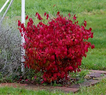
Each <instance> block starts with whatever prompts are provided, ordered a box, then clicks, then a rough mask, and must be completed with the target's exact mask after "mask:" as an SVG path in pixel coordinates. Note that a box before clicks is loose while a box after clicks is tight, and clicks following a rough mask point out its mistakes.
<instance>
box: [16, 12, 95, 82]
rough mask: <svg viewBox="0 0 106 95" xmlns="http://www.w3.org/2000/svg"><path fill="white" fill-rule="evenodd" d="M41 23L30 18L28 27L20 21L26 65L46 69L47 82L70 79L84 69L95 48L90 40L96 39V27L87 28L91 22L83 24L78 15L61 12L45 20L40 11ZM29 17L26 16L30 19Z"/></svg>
mask: <svg viewBox="0 0 106 95" xmlns="http://www.w3.org/2000/svg"><path fill="white" fill-rule="evenodd" d="M35 16H36V17H37V18H38V19H39V20H40V22H39V23H38V24H37V25H34V21H33V20H32V18H29V20H28V23H27V25H26V27H25V26H24V24H23V23H21V22H20V21H18V26H19V30H20V33H21V36H23V33H24V34H25V36H24V38H25V43H24V44H23V47H24V48H25V51H26V52H25V56H24V57H25V66H26V67H28V68H31V69H34V70H35V72H42V74H43V76H42V78H43V81H42V83H43V82H48V83H51V82H53V81H56V82H59V81H60V80H61V79H63V80H68V79H69V78H68V74H69V72H77V71H80V66H81V61H82V57H83V56H85V57H86V56H87V54H86V53H87V52H88V48H90V47H91V48H92V49H93V48H94V45H91V43H90V42H88V41H87V40H88V39H89V38H93V33H92V32H91V30H92V28H89V29H86V25H87V22H86V21H84V24H83V25H82V26H79V24H78V21H76V16H75V15H74V16H73V17H72V18H73V19H72V20H71V15H70V14H68V17H64V16H63V15H60V12H57V14H56V18H52V19H50V18H49V15H48V14H47V13H44V16H45V17H46V19H47V20H48V23H47V24H44V23H43V18H42V17H41V16H40V15H39V13H38V12H37V13H36V15H35ZM27 19H28V16H26V20H27Z"/></svg>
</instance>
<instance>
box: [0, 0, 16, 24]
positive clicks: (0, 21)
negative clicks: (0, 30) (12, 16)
mask: <svg viewBox="0 0 106 95" xmlns="http://www.w3.org/2000/svg"><path fill="white" fill-rule="evenodd" d="M13 1H14V0H11V2H10V4H9V5H8V7H7V10H6V11H5V13H4V14H3V17H2V18H1V20H0V23H2V21H3V19H4V17H5V15H6V14H7V12H8V10H9V8H10V6H11V4H12V3H13Z"/></svg>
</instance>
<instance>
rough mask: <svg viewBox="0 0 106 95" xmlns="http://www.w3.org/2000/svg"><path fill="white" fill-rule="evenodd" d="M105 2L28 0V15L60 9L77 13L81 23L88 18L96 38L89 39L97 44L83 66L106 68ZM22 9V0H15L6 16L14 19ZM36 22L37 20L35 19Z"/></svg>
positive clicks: (52, 12) (64, 11)
mask: <svg viewBox="0 0 106 95" xmlns="http://www.w3.org/2000/svg"><path fill="white" fill-rule="evenodd" d="M3 3H4V0H0V6H2V5H3ZM105 4H106V1H105V0H101V1H99V0H67V1H66V0H44V1H43V0H36V1H35V0H31V2H30V0H26V15H29V16H30V17H32V18H34V16H35V13H36V12H39V13H40V14H41V15H43V13H44V12H47V13H49V14H50V15H51V16H55V14H56V12H57V11H60V12H61V14H63V15H64V16H66V15H67V14H68V13H69V12H70V13H71V14H72V15H73V14H76V15H77V20H78V21H79V24H81V23H82V22H83V21H84V20H86V21H87V23H88V26H87V28H89V27H92V29H93V30H92V32H94V38H93V39H89V41H90V42H91V43H92V44H95V49H93V50H91V49H89V52H88V53H87V57H86V58H83V60H82V67H81V68H83V69H100V70H102V69H103V70H106V59H105V56H106V41H105V39H106V36H105V32H106V25H105V22H106V6H105ZM89 5H90V6H89ZM5 9H6V8H5ZM5 9H4V11H5ZM20 10H21V0H15V1H14V2H13V4H12V6H11V8H10V9H9V11H8V13H7V15H6V16H9V17H10V18H11V20H12V19H13V20H14V17H15V16H20V15H21V11H20ZM4 11H3V12H4ZM3 12H2V13H1V15H2V14H3ZM35 22H37V21H36V20H35Z"/></svg>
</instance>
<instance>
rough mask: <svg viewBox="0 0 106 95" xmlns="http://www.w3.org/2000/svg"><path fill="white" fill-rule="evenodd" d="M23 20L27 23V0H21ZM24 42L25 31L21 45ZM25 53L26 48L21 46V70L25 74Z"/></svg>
mask: <svg viewBox="0 0 106 95" xmlns="http://www.w3.org/2000/svg"><path fill="white" fill-rule="evenodd" d="M21 22H22V23H24V25H25V0H21ZM22 33H23V32H22ZM23 43H25V39H24V33H23V37H22V38H21V45H23ZM24 55H25V49H24V48H23V47H21V71H22V73H23V74H24V72H25V67H24V63H23V62H24V61H25V59H24Z"/></svg>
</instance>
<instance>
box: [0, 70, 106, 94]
mask: <svg viewBox="0 0 106 95" xmlns="http://www.w3.org/2000/svg"><path fill="white" fill-rule="evenodd" d="M103 78H106V71H100V70H90V72H89V74H88V75H86V76H85V81H84V82H83V83H79V84H73V85H70V86H41V85H33V84H21V83H0V87H4V86H9V87H15V88H17V87H19V88H25V89H30V90H42V89H44V90H49V91H51V90H55V89H58V90H61V91H63V92H67V93H68V92H73V93H76V92H78V91H79V90H80V88H81V87H84V86H85V87H89V86H94V85H95V84H97V83H99V82H100V80H101V79H103Z"/></svg>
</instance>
